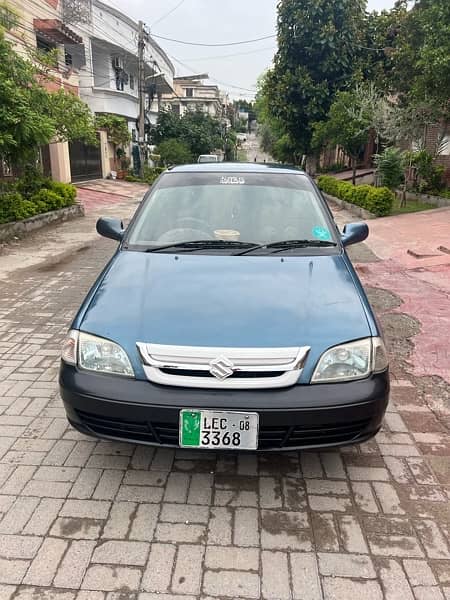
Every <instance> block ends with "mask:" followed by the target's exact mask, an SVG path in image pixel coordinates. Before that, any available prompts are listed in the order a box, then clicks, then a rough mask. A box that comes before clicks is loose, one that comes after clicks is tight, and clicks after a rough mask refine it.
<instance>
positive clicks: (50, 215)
mask: <svg viewBox="0 0 450 600" xmlns="http://www.w3.org/2000/svg"><path fill="white" fill-rule="evenodd" d="M78 217H84V208H83V206H82V205H81V204H73V205H72V206H66V207H65V208H60V209H59V210H52V211H51V212H47V213H42V214H40V215H35V216H34V217H30V218H29V219H24V220H23V221H15V222H14V223H5V224H4V225H0V242H6V241H8V240H10V239H12V238H13V237H16V236H17V237H23V236H24V235H26V234H27V233H30V232H31V231H35V230H36V229H41V228H42V227H46V226H47V225H50V224H51V223H62V222H63V221H70V220H72V219H77V218H78Z"/></svg>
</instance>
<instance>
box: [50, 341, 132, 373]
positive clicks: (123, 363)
mask: <svg viewBox="0 0 450 600" xmlns="http://www.w3.org/2000/svg"><path fill="white" fill-rule="evenodd" d="M61 358H62V360H63V361H64V362H66V363H68V364H70V365H78V366H79V367H81V368H82V369H86V370H87V371H97V372H98V373H111V374H112V375H123V376H125V377H134V371H133V367H132V366H131V363H130V359H129V358H128V356H127V354H126V352H125V350H123V348H121V347H120V346H119V345H118V344H115V343H114V342H111V341H110V340H105V339H104V338H100V337H96V336H94V335H89V334H88V333H83V332H82V331H70V332H69V333H68V335H67V337H66V339H65V340H64V343H63V348H62V354H61Z"/></svg>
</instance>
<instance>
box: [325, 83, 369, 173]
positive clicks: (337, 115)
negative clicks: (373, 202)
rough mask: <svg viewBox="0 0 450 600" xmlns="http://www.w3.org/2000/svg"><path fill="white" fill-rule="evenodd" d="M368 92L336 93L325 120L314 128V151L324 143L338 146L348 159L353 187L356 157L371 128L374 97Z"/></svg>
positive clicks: (365, 87) (357, 88) (366, 88)
mask: <svg viewBox="0 0 450 600" xmlns="http://www.w3.org/2000/svg"><path fill="white" fill-rule="evenodd" d="M370 89H371V88H370V86H369V87H367V86H357V87H356V88H355V90H353V91H351V92H338V93H337V95H336V99H335V101H334V102H333V104H332V105H331V108H330V111H329V113H328V117H327V120H326V121H325V122H318V123H317V124H315V126H314V135H313V146H315V148H316V149H319V148H321V147H323V146H324V145H325V144H327V143H328V144H333V145H338V146H340V147H341V148H342V149H343V150H344V152H345V153H346V154H347V155H348V156H349V157H350V159H351V163H352V170H353V184H355V182H356V166H357V160H358V157H359V155H360V153H361V151H362V150H363V148H364V146H365V144H367V142H368V140H369V136H370V132H371V130H372V129H373V126H374V118H375V114H374V110H375V106H376V102H375V98H376V94H375V92H374V91H372V93H370ZM371 96H372V99H370V98H371Z"/></svg>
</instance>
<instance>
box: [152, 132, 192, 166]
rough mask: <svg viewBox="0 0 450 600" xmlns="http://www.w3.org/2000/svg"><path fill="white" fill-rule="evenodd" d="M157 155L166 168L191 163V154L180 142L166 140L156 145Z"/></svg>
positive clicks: (185, 145)
mask: <svg viewBox="0 0 450 600" xmlns="http://www.w3.org/2000/svg"><path fill="white" fill-rule="evenodd" d="M157 152H158V154H159V155H160V156H161V160H162V161H163V163H164V164H165V165H167V166H169V165H182V164H186V163H190V162H192V154H191V152H190V150H189V147H188V146H187V144H185V143H184V142H182V141H180V140H176V139H173V138H172V139H168V140H164V141H163V142H161V143H160V144H159V145H158V149H157Z"/></svg>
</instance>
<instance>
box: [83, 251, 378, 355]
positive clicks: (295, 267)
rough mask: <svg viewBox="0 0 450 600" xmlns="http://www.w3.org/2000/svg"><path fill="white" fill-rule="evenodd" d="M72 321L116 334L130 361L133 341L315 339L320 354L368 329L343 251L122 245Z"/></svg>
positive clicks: (263, 343) (258, 343)
mask: <svg viewBox="0 0 450 600" xmlns="http://www.w3.org/2000/svg"><path fill="white" fill-rule="evenodd" d="M75 325H76V326H77V327H78V328H79V329H81V330H83V331H86V332H89V333H92V334H94V335H98V336H101V337H105V338H108V339H111V340H114V341H116V342H118V343H119V344H121V345H122V346H123V347H124V348H125V349H126V350H127V352H128V354H129V355H130V358H131V360H132V362H133V363H134V364H135V365H136V363H138V362H140V361H139V358H138V355H137V351H136V342H151V343H155V344H168V345H171V344H173V345H179V346H214V347H254V348H256V347H291V346H311V354H310V358H311V359H314V361H316V360H317V359H318V357H319V356H320V355H321V354H322V352H323V351H324V350H326V349H327V348H329V347H331V346H334V345H337V344H339V343H342V342H345V341H349V340H354V339H359V338H363V337H366V336H370V335H371V331H370V327H369V322H368V318H367V313H366V310H365V307H364V303H363V299H362V292H361V290H360V289H359V288H358V286H357V285H356V284H355V281H354V279H353V277H352V274H351V272H350V270H349V268H348V267H347V265H346V261H345V258H344V257H343V256H342V255H333V256H314V257H311V256H303V257H302V256H294V257H284V258H280V257H279V256H254V257H252V256H242V257H238V256H211V255H200V254H195V255H183V254H181V255H174V254H161V253H147V254H146V253H142V252H131V251H123V252H118V253H117V254H116V256H115V257H114V258H113V260H112V261H111V263H110V266H109V268H108V269H107V270H106V272H105V274H104V276H103V278H101V279H100V281H99V282H98V283H97V286H96V288H95V290H94V291H93V293H92V295H91V297H88V300H87V302H86V304H85V306H84V307H83V308H82V310H81V311H80V314H79V317H78V322H77V320H76V322H75ZM308 362H310V361H308ZM138 366H139V365H138Z"/></svg>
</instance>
